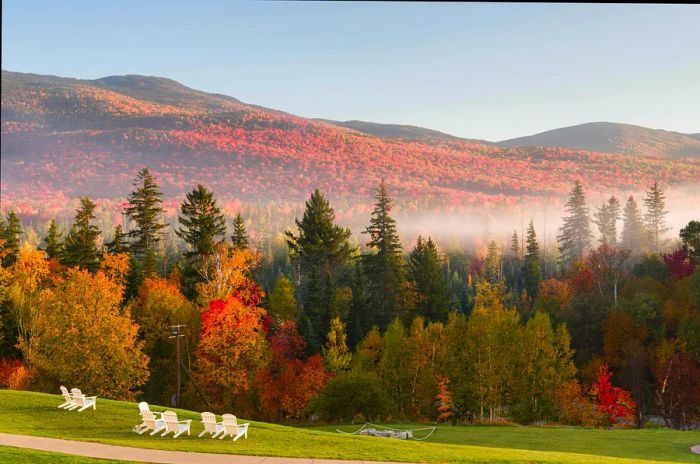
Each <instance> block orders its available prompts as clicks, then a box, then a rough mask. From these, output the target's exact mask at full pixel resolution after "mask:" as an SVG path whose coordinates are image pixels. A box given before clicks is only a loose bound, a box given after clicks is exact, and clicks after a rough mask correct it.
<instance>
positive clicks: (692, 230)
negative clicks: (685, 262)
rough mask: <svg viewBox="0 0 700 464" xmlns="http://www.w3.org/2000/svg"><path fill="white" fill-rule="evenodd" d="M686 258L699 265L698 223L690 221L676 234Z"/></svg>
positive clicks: (699, 242) (699, 229)
mask: <svg viewBox="0 0 700 464" xmlns="http://www.w3.org/2000/svg"><path fill="white" fill-rule="evenodd" d="M678 236H679V237H680V239H681V241H682V242H683V249H684V250H685V252H686V253H687V254H688V257H689V258H690V259H691V260H693V262H694V263H695V264H697V265H700V221H690V222H689V223H688V224H686V226H685V227H683V228H682V229H681V231H680V233H679V234H678Z"/></svg>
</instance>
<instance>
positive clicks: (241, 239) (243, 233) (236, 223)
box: [231, 213, 248, 250]
mask: <svg viewBox="0 0 700 464" xmlns="http://www.w3.org/2000/svg"><path fill="white" fill-rule="evenodd" d="M231 242H232V243H233V248H234V249H236V250H242V249H245V248H248V231H247V230H246V228H245V221H244V220H243V216H241V213H238V214H236V217H235V218H234V219H233V235H231Z"/></svg>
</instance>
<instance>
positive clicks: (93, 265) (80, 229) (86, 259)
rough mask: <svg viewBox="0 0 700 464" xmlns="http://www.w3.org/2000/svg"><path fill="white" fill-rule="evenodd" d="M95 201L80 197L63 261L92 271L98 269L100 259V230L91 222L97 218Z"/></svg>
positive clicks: (67, 238) (68, 264)
mask: <svg viewBox="0 0 700 464" xmlns="http://www.w3.org/2000/svg"><path fill="white" fill-rule="evenodd" d="M94 213H95V203H93V201H92V200H91V199H90V198H88V197H82V198H81V199H80V207H79V208H78V210H77V211H76V213H75V220H74V222H73V227H72V228H71V231H70V233H69V234H68V236H67V237H66V243H65V255H64V259H63V263H64V264H65V265H66V266H78V267H80V268H81V269H87V270H89V271H90V272H95V271H97V268H98V267H99V266H100V259H99V255H98V252H97V244H96V241H97V237H98V236H99V235H100V231H99V229H98V228H97V226H94V225H92V224H90V221H92V220H93V219H95V214H94Z"/></svg>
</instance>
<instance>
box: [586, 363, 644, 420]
mask: <svg viewBox="0 0 700 464" xmlns="http://www.w3.org/2000/svg"><path fill="white" fill-rule="evenodd" d="M612 375H613V374H612V372H610V371H609V370H608V366H607V365H603V366H601V367H600V371H599V373H598V379H597V380H596V382H595V383H594V384H593V386H592V389H591V392H592V394H593V395H594V396H595V398H596V401H597V405H598V412H600V413H601V414H603V420H604V423H605V424H606V425H608V427H614V426H615V424H617V423H618V422H620V419H623V420H624V421H626V422H627V423H631V422H632V421H633V420H634V414H635V407H636V406H637V403H636V402H635V401H634V400H633V399H632V397H631V396H630V394H629V392H627V391H625V390H623V389H622V388H620V387H615V386H613V384H612V382H611V381H610V378H611V377H612Z"/></svg>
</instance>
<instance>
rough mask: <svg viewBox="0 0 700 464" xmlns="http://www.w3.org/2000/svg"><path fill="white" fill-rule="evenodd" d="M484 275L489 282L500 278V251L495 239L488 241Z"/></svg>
mask: <svg viewBox="0 0 700 464" xmlns="http://www.w3.org/2000/svg"><path fill="white" fill-rule="evenodd" d="M485 264H486V277H487V278H488V279H489V282H492V283H493V282H498V281H500V280H501V253H500V251H499V249H498V244H497V243H496V241H495V240H491V241H490V242H489V245H488V248H487V252H486V260H485Z"/></svg>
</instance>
